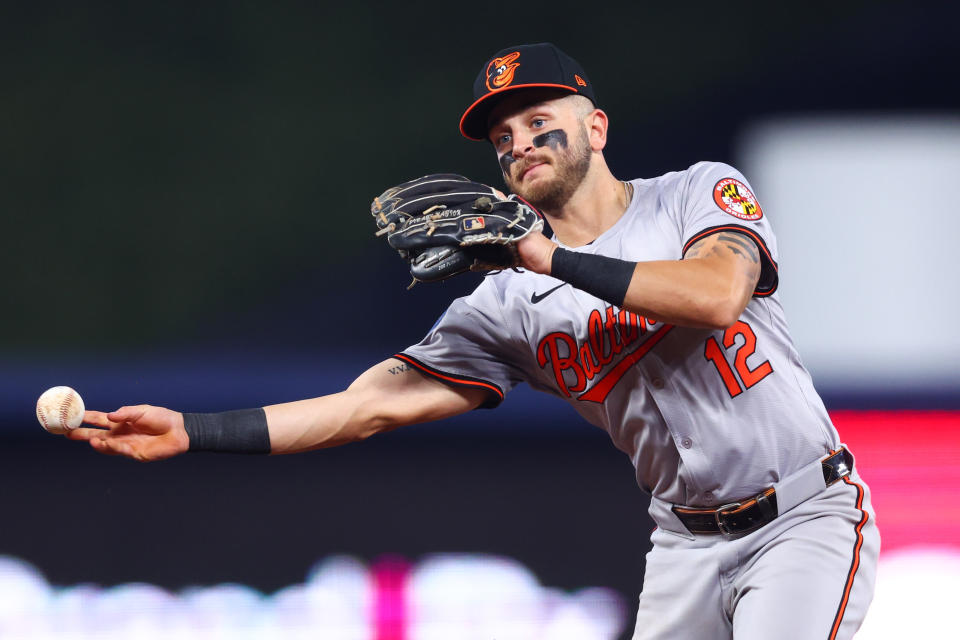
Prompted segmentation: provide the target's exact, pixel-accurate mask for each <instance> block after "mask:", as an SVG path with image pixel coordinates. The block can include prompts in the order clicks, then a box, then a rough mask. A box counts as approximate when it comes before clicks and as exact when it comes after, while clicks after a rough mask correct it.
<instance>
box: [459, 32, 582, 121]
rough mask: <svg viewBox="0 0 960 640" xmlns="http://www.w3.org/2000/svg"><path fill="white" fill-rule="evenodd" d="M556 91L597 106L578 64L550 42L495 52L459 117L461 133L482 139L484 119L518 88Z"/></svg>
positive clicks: (479, 75) (484, 66)
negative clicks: (587, 100)
mask: <svg viewBox="0 0 960 640" xmlns="http://www.w3.org/2000/svg"><path fill="white" fill-rule="evenodd" d="M544 87H546V88H555V89H559V90H561V91H564V90H565V91H570V92H571V93H577V94H580V95H582V96H586V97H587V98H590V102H592V103H593V104H594V106H596V104H597V98H596V96H595V95H594V93H593V85H592V84H591V83H590V80H589V79H588V78H587V74H586V73H584V71H583V67H581V66H580V63H579V62H577V61H576V60H574V59H573V58H571V57H570V56H568V55H567V54H565V53H564V52H563V51H561V50H560V49H558V48H557V47H556V46H555V45H553V44H551V43H549V42H540V43H538V44H521V45H517V46H515V47H507V48H506V49H501V50H500V51H497V52H496V53H495V54H493V56H492V57H491V58H489V59H488V60H487V62H486V63H485V64H484V65H483V67H482V68H481V69H480V73H479V74H478V75H477V79H476V80H474V82H473V104H471V105H470V106H469V107H467V110H466V111H464V112H463V116H462V117H461V118H460V133H462V134H463V135H464V136H465V137H467V138H470V139H471V140H485V139H486V137H487V119H488V118H489V117H490V112H491V111H493V108H494V107H496V106H497V104H498V103H499V102H500V101H501V100H502V99H503V98H504V97H505V95H508V94H509V93H510V92H512V91H516V90H517V89H532V88H544Z"/></svg>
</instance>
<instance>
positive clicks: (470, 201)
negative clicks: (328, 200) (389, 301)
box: [370, 173, 543, 286]
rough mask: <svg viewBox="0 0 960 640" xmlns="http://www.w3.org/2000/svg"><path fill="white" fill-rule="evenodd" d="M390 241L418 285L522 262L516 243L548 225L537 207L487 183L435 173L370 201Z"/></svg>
mask: <svg viewBox="0 0 960 640" xmlns="http://www.w3.org/2000/svg"><path fill="white" fill-rule="evenodd" d="M370 213H371V214H373V217H374V219H375V220H376V222H377V226H378V227H379V230H378V231H377V236H384V235H385V236H387V242H388V243H389V244H390V246H391V247H393V248H394V249H396V250H397V252H398V253H399V254H400V257H401V258H403V259H404V260H406V261H407V263H408V264H409V265H410V275H412V276H413V282H412V283H411V285H410V286H413V285H414V284H416V283H417V282H437V281H439V280H444V279H446V278H450V277H452V276H455V275H457V274H460V273H463V272H464V271H468V270H470V271H491V270H498V269H509V268H512V267H517V266H519V265H520V258H519V256H518V254H517V249H516V243H517V242H518V241H519V240H520V239H521V238H524V237H525V236H526V235H527V234H530V233H535V232H539V231H541V230H542V229H543V220H541V218H540V215H539V214H538V213H537V212H536V211H534V209H533V208H532V207H530V206H529V205H527V204H526V203H525V202H522V201H521V200H519V199H517V198H516V197H514V196H511V197H509V198H506V199H504V198H501V197H500V196H498V195H497V192H496V191H495V190H494V189H493V188H491V187H488V186H487V185H484V184H480V183H478V182H473V181H471V180H468V179H467V178H464V177H463V176H460V175H456V174H452V173H436V174H432V175H428V176H423V177H422V178H417V179H416V180H410V181H409V182H404V183H403V184H400V185H398V186H396V187H391V188H390V189H387V190H386V191H384V192H383V193H382V194H380V195H379V196H377V197H376V198H374V199H373V204H372V205H370Z"/></svg>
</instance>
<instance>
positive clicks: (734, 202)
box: [713, 178, 763, 221]
mask: <svg viewBox="0 0 960 640" xmlns="http://www.w3.org/2000/svg"><path fill="white" fill-rule="evenodd" d="M713 201H714V202H716V203H717V206H718V207H720V209H721V210H722V211H723V212H724V213H729V214H730V215H732V216H734V217H736V218H740V219H741V220H750V221H753V220H759V219H760V218H762V217H763V209H761V208H760V203H759V202H757V198H756V196H754V195H753V193H752V192H751V191H750V189H748V188H747V185H745V184H743V183H742V182H740V181H739V180H737V179H736V178H724V179H723V180H720V181H719V182H717V184H716V185H714V187H713Z"/></svg>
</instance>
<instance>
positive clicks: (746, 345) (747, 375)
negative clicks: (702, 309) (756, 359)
mask: <svg viewBox="0 0 960 640" xmlns="http://www.w3.org/2000/svg"><path fill="white" fill-rule="evenodd" d="M737 336H743V344H742V345H741V346H740V348H739V349H737V351H736V355H735V356H734V360H733V365H734V368H736V370H737V373H734V372H733V369H732V368H730V363H728V362H727V358H726V356H725V355H724V351H723V349H721V348H720V345H719V344H718V343H717V339H716V338H715V337H713V336H710V337H709V338H707V343H706V344H705V345H704V348H703V357H704V358H706V359H707V360H709V361H710V362H712V363H713V366H715V367H716V368H717V373H719V374H720V378H721V379H722V380H723V384H725V385H726V387H727V391H728V392H729V393H730V397H731V398H736V397H737V396H738V395H740V394H741V393H743V391H744V388H746V389H749V388H750V387H752V386H753V385H755V384H757V383H758V382H760V381H761V380H763V379H764V378H766V377H767V376H768V375H770V374H771V373H773V367H772V366H770V361H769V360H764V361H763V362H762V363H761V364H759V365H757V366H756V367H754V368H753V369H751V368H750V367H748V366H747V358H749V357H750V356H752V355H753V352H754V351H755V350H756V348H757V336H756V335H755V334H754V333H753V329H751V328H750V325H748V324H747V323H746V322H742V321H739V320H738V321H737V322H736V324H734V325H733V326H732V327H730V328H729V329H727V330H726V331H724V333H723V346H724V347H725V348H727V349H729V348H730V347H732V346H733V345H734V344H736V342H737ZM737 374H739V376H740V379H739V380H738V379H737ZM741 381H743V386H741V384H740V382H741Z"/></svg>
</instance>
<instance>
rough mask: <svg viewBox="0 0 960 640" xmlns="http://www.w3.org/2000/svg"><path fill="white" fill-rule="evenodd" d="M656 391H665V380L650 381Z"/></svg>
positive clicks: (655, 379)
mask: <svg viewBox="0 0 960 640" xmlns="http://www.w3.org/2000/svg"><path fill="white" fill-rule="evenodd" d="M650 382H651V383H652V384H653V388H654V389H663V378H654V379H653V380H651V381H650Z"/></svg>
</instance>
